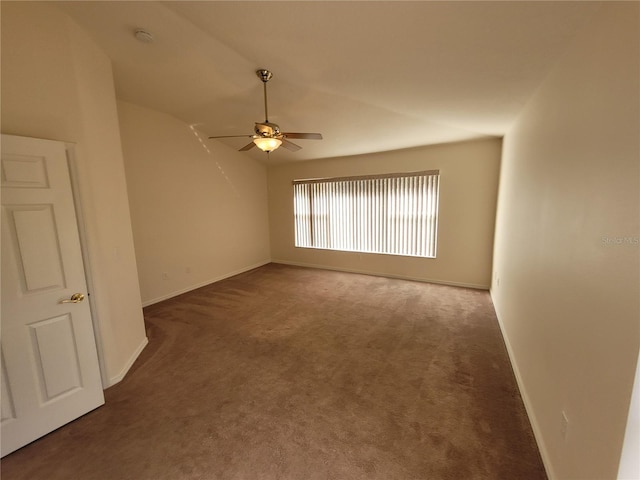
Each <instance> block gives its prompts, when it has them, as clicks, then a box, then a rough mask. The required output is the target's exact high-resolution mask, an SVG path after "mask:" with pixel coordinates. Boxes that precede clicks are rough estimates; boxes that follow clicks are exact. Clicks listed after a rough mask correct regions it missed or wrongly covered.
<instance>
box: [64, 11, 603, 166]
mask: <svg viewBox="0 0 640 480" xmlns="http://www.w3.org/2000/svg"><path fill="white" fill-rule="evenodd" d="M60 6H61V7H62V8H63V9H64V10H65V11H66V12H67V13H68V14H69V15H71V17H72V18H73V19H74V20H75V21H76V22H77V23H78V24H80V25H81V26H82V27H83V28H85V29H86V30H87V31H88V32H89V34H90V35H91V36H92V37H93V38H94V40H95V41H96V43H98V44H99V45H100V46H101V47H102V48H103V50H104V51H105V52H106V53H107V54H108V55H109V57H110V58H111V59H112V61H113V71H114V79H115V85H116V93H117V96H118V98H120V99H121V100H124V101H127V102H132V103H136V104H139V105H142V106H146V107H150V108H153V109H156V110H159V111H162V112H166V113H169V114H171V115H173V116H175V117H177V118H179V119H182V120H183V121H185V122H186V123H187V124H189V125H193V126H194V127H195V128H197V129H198V130H199V131H200V132H201V133H202V135H203V136H209V135H241V134H247V135H249V134H251V133H253V124H254V122H260V121H263V120H264V103H263V98H262V82H261V81H260V80H259V79H258V77H257V76H256V74H255V71H256V69H258V68H267V69H269V70H271V71H272V72H273V74H274V76H273V79H272V80H271V81H270V82H269V83H268V89H269V90H268V91H269V120H270V121H272V122H275V123H277V124H279V125H280V127H281V129H282V130H283V131H294V132H320V133H322V134H323V136H324V140H322V141H316V140H297V141H296V143H298V144H299V145H300V146H302V147H303V148H302V150H299V151H297V152H289V151H287V150H285V149H283V148H280V149H278V150H277V151H275V152H273V153H272V154H271V159H270V161H273V162H280V161H297V160H308V159H315V158H326V157H334V156H343V155H352V154H362V153H369V152H374V151H385V150H394V149H400V148H408V147H415V146H421V145H429V144H435V143H443V142H452V141H460V140H467V139H472V138H480V137H483V136H502V135H504V134H505V133H506V131H507V130H508V129H509V127H510V125H511V124H512V122H513V121H514V119H515V118H516V117H517V115H518V113H519V112H520V111H521V109H522V108H523V106H524V105H525V103H526V102H527V100H528V99H529V98H530V96H531V95H532V94H533V92H534V91H535V89H536V88H537V87H538V86H539V85H540V83H541V82H542V81H543V79H544V78H545V76H546V75H547V74H548V73H549V71H550V70H551V68H552V67H553V65H554V64H555V63H556V62H561V61H562V57H563V52H564V51H565V50H566V48H567V47H568V46H569V44H570V42H571V41H572V39H573V37H574V36H575V34H576V33H577V32H578V31H579V29H580V28H581V27H582V26H584V24H585V23H586V22H587V21H588V19H589V18H590V17H591V16H592V15H594V14H596V12H597V9H598V8H599V6H600V4H599V3H597V2H580V1H569V2H544V1H521V2H516V1H512V2H502V1H497V2H483V1H472V2H464V1H450V2H435V1H434V2H430V1H300V2H298V1H285V2H279V1H259V2H252V1H220V2H218V1H196V2H191V1H175V2H150V1H143V2H125V1H118V2H109V1H100V2H93V1H89V2H82V1H80V2H61V3H60ZM138 28H142V29H144V30H146V31H148V32H150V33H152V34H153V37H154V41H153V42H151V43H142V42H140V41H138V40H136V38H135V37H134V31H135V30H136V29H138ZM249 140H250V139H244V138H233V139H226V140H209V141H211V142H214V141H224V142H225V143H226V144H228V145H229V146H231V147H233V148H237V149H238V148H241V147H242V146H244V145H245V144H247V143H248V141H249ZM246 154H247V155H250V156H252V157H254V158H256V159H259V160H265V159H266V158H265V157H266V155H265V154H264V153H262V152H260V151H259V150H258V149H257V148H255V149H252V150H251V151H249V152H247V153H246Z"/></svg>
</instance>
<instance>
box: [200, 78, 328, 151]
mask: <svg viewBox="0 0 640 480" xmlns="http://www.w3.org/2000/svg"><path fill="white" fill-rule="evenodd" d="M256 75H258V78H259V79H260V80H262V84H263V86H264V122H262V123H258V122H256V124H255V127H254V129H253V131H254V134H253V135H221V136H214V137H209V138H210V139H211V138H240V137H248V138H253V140H252V141H251V143H249V144H247V145H245V146H244V147H242V148H241V149H240V150H239V151H240V152H244V151H246V150H251V149H252V148H253V147H258V148H259V149H260V150H262V151H263V152H267V153H269V152H273V151H274V150H275V149H276V148H278V147H279V146H283V147H284V148H286V149H287V150H290V151H292V152H295V151H297V150H300V149H301V148H302V147H301V146H299V145H296V144H295V143H293V142H290V141H289V140H288V139H289V138H299V139H301V140H322V134H320V133H291V132H281V131H280V127H279V126H278V125H276V124H275V123H271V122H270V121H269V113H268V109H267V82H268V81H269V80H271V77H273V73H271V72H270V71H269V70H264V69H260V70H256Z"/></svg>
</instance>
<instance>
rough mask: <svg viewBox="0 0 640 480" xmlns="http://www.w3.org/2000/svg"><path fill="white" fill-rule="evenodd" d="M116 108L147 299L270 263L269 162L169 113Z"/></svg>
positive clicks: (121, 105) (125, 105)
mask: <svg viewBox="0 0 640 480" xmlns="http://www.w3.org/2000/svg"><path fill="white" fill-rule="evenodd" d="M118 110H119V115H120V127H121V132H122V143H123V149H124V158H125V167H126V172H127V184H128V188H129V200H130V204H131V216H132V219H133V234H134V239H135V247H136V257H137V261H138V274H139V276H140V287H141V291H142V300H143V303H144V304H145V305H147V304H151V303H154V302H157V301H160V300H162V299H165V298H169V297H171V296H174V295H176V294H178V293H182V292H185V291H188V290H191V289H193V288H196V287H198V286H202V285H206V284H208V283H211V282H214V281H217V280H220V279H222V278H225V277H228V276H231V275H234V274H236V273H239V272H242V271H245V270H248V269H251V268H254V267H257V266H260V265H263V264H265V263H268V262H269V260H270V251H269V224H268V212H267V173H266V167H265V166H264V165H262V164H259V163H257V162H255V161H254V160H251V159H250V158H247V157H246V156H245V155H242V154H240V153H238V152H237V151H235V150H233V149H230V148H229V147H227V146H226V145H223V144H221V143H220V142H216V141H213V140H206V137H201V136H200V134H199V133H198V132H197V130H196V129H195V128H194V129H192V128H190V127H189V125H187V124H185V123H184V122H182V121H180V120H178V119H176V118H174V117H171V116H169V115H167V114H164V113H160V112H157V111H154V110H150V109H148V108H144V107H140V106H137V105H133V104H130V103H125V102H119V103H118ZM201 140H202V141H201Z"/></svg>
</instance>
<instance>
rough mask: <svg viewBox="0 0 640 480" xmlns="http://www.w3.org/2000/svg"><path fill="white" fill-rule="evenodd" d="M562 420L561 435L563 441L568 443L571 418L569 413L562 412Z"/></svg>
mask: <svg viewBox="0 0 640 480" xmlns="http://www.w3.org/2000/svg"><path fill="white" fill-rule="evenodd" d="M561 414H562V418H561V419H560V435H562V440H564V441H565V442H566V441H567V435H568V434H569V417H567V413H566V412H565V411H564V410H563V411H562V412H561Z"/></svg>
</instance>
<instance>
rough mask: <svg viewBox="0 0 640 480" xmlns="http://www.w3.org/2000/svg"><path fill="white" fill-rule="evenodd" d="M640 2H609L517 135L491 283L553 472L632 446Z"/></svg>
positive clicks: (600, 469)
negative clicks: (627, 440)
mask: <svg viewBox="0 0 640 480" xmlns="http://www.w3.org/2000/svg"><path fill="white" fill-rule="evenodd" d="M639 8H640V5H639V4H638V3H636V2H629V3H625V2H611V3H609V2H604V5H603V6H602V7H601V9H600V10H599V11H598V12H597V14H596V15H595V16H594V17H593V18H592V20H591V23H589V24H588V25H587V26H585V28H584V30H583V31H582V32H581V33H580V35H579V36H578V38H576V39H575V42H574V43H573V45H572V46H571V47H570V49H569V50H568V51H567V52H566V54H565V55H564V57H563V58H562V59H561V61H560V62H559V63H558V64H557V65H556V66H555V68H554V69H553V70H552V72H551V73H550V75H549V76H548V77H547V78H546V80H545V81H544V82H543V84H542V85H541V86H540V88H539V89H538V91H537V92H536V94H535V95H534V96H533V98H532V99H531V100H530V102H528V104H527V106H526V108H525V109H524V111H523V112H522V114H521V115H520V117H519V119H518V120H517V122H516V124H515V125H514V127H513V128H512V129H511V130H510V131H509V132H508V133H507V135H506V136H505V138H504V146H503V159H502V171H501V180H500V189H499V200H498V210H497V221H496V234H495V250H494V275H493V284H492V288H491V293H492V298H493V301H494V304H495V307H496V311H497V314H498V318H499V320H500V323H501V327H502V329H503V334H504V336H505V340H506V342H507V345H508V349H509V351H510V355H511V359H512V363H513V365H514V369H515V371H516V376H517V378H518V380H519V384H520V388H521V392H522V394H523V397H524V400H525V404H526V406H527V410H528V412H529V416H530V418H531V421H532V425H533V428H534V431H535V433H536V438H537V440H538V444H539V446H540V449H541V453H542V456H543V459H544V461H545V465H546V467H547V471H548V473H549V477H550V480H556V479H605V478H608V479H613V478H616V471H617V468H618V462H619V459H620V453H621V450H622V442H623V436H624V430H625V424H626V420H627V413H628V410H629V402H630V397H631V392H632V385H633V378H634V371H635V367H636V359H637V355H638V348H639V341H640V302H639V300H638V292H639V291H640V279H639V277H640V246H639V243H640V238H639V219H640V161H639V158H640V141H639V133H638V132H640V121H639V114H640V113H639V109H640V98H639V95H640V93H639V92H640V88H639V86H640V80H639V71H640V65H639V58H640V52H639V45H640V36H639V35H640V33H639V14H640V12H639ZM563 413H564V416H565V417H566V419H567V421H568V424H567V425H566V427H563Z"/></svg>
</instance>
